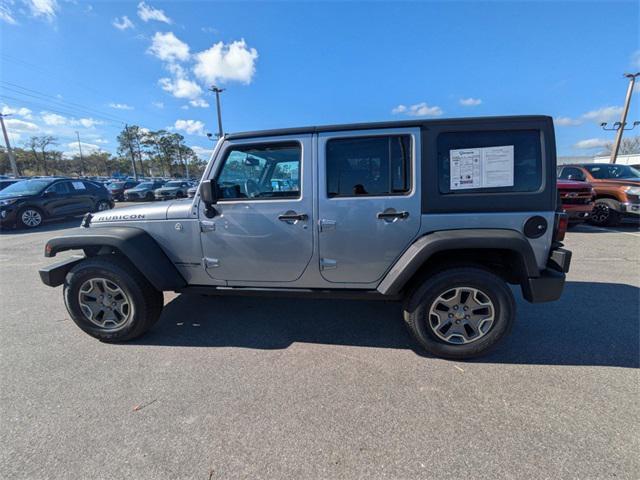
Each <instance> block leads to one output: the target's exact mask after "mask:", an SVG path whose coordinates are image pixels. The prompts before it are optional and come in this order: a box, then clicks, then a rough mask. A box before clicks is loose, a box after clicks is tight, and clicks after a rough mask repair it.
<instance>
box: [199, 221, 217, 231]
mask: <svg viewBox="0 0 640 480" xmlns="http://www.w3.org/2000/svg"><path fill="white" fill-rule="evenodd" d="M215 229H216V224H215V222H210V221H207V220H200V231H201V232H202V233H206V232H213V231H215Z"/></svg>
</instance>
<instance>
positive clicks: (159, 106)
mask: <svg viewBox="0 0 640 480" xmlns="http://www.w3.org/2000/svg"><path fill="white" fill-rule="evenodd" d="M151 105H153V106H154V107H156V108H164V102H151Z"/></svg>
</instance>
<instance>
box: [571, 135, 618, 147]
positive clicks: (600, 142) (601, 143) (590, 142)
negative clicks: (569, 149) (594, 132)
mask: <svg viewBox="0 0 640 480" xmlns="http://www.w3.org/2000/svg"><path fill="white" fill-rule="evenodd" d="M609 143H611V142H610V141H609V140H605V139H604V138H588V139H586V140H580V141H579V142H578V143H576V144H575V145H574V146H573V148H579V149H581V150H589V149H593V148H603V147H605V146H607V145H608V144H609Z"/></svg>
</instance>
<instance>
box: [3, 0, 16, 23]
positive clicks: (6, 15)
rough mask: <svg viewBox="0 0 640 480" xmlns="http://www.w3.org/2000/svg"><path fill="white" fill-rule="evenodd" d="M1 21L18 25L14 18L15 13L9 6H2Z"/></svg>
mask: <svg viewBox="0 0 640 480" xmlns="http://www.w3.org/2000/svg"><path fill="white" fill-rule="evenodd" d="M0 20H2V21H3V22H6V23H8V24H9V25H17V24H18V22H17V21H16V19H15V18H14V17H13V12H12V11H11V9H10V8H9V5H7V4H4V3H3V4H0Z"/></svg>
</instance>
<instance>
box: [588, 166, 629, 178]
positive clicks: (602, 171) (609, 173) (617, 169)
mask: <svg viewBox="0 0 640 480" xmlns="http://www.w3.org/2000/svg"><path fill="white" fill-rule="evenodd" d="M584 168H586V169H587V170H589V173H590V174H591V175H592V176H593V178H597V179H599V180H604V179H606V178H640V172H639V171H638V170H636V169H635V168H633V167H630V166H628V165H585V167H584Z"/></svg>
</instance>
